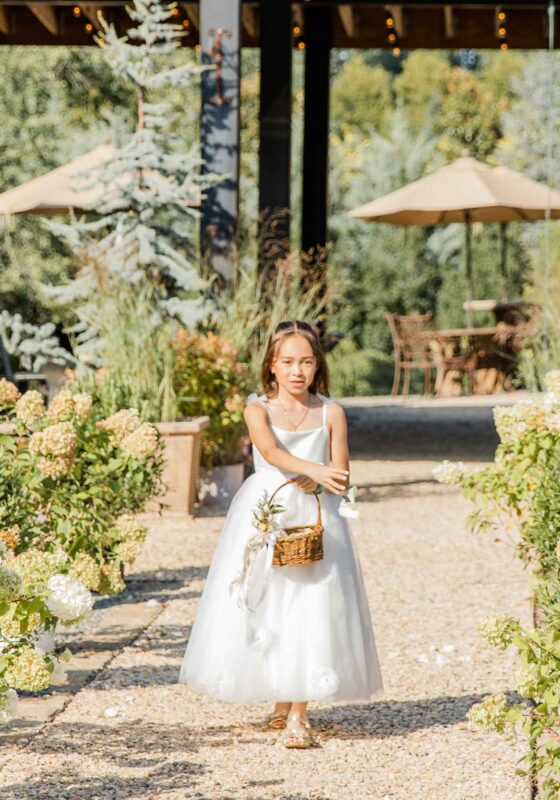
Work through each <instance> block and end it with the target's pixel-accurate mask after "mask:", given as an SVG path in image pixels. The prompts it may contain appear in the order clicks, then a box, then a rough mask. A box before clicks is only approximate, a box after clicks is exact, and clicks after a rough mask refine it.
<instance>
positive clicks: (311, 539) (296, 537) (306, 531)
mask: <svg viewBox="0 0 560 800" xmlns="http://www.w3.org/2000/svg"><path fill="white" fill-rule="evenodd" d="M289 483H293V481H286V482H285V483H283V484H281V486H279V487H278V488H277V489H276V490H275V491H274V492H273V493H272V496H271V498H270V499H271V500H272V498H273V497H274V495H275V494H277V492H279V491H280V489H282V488H283V487H284V486H287V485H288V484H289ZM315 500H316V502H317V521H316V522H314V523H312V524H311V525H294V526H292V527H290V528H284V529H283V533H281V534H280V535H279V536H278V538H277V539H276V544H275V546H274V556H273V559H272V564H273V566H275V567H298V566H304V565H305V564H313V563H315V561H321V559H322V558H323V531H324V527H323V522H322V520H321V503H320V502H319V496H318V495H317V494H316V495H315Z"/></svg>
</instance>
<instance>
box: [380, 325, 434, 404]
mask: <svg viewBox="0 0 560 800" xmlns="http://www.w3.org/2000/svg"><path fill="white" fill-rule="evenodd" d="M385 319H386V320H387V324H388V325H389V330H390V331H391V338H392V340H393V350H394V357H395V373H394V377H393V388H392V389H391V397H396V395H397V394H398V393H399V386H400V382H401V373H404V379H403V387H402V395H403V397H407V396H408V393H409V391H410V375H411V372H412V370H413V369H422V370H424V393H425V394H430V393H431V390H432V370H433V369H436V370H441V368H442V363H441V360H440V359H439V358H438V357H437V355H436V354H435V353H434V350H433V348H432V347H431V346H430V336H429V333H430V332H432V331H433V332H434V335H435V331H434V329H433V327H432V312H431V311H428V312H426V313H425V314H407V315H404V314H394V313H391V312H389V311H386V312H385Z"/></svg>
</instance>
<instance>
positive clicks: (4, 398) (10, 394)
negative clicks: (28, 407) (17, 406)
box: [0, 378, 21, 406]
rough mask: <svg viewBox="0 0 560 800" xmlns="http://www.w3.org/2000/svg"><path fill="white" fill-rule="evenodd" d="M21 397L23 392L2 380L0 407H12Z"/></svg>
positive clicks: (4, 379) (0, 382)
mask: <svg viewBox="0 0 560 800" xmlns="http://www.w3.org/2000/svg"><path fill="white" fill-rule="evenodd" d="M20 397H21V392H20V391H19V389H18V388H17V386H16V385H15V383H12V382H11V381H8V380H6V378H1V379H0V405H6V406H8V405H9V406H12V405H14V403H15V402H16V401H17V400H19V398H20Z"/></svg>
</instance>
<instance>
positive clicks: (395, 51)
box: [393, 47, 401, 56]
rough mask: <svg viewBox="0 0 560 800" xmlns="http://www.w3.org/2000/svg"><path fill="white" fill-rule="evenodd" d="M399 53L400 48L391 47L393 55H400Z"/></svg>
mask: <svg viewBox="0 0 560 800" xmlns="http://www.w3.org/2000/svg"><path fill="white" fill-rule="evenodd" d="M400 54H401V48H400V47H393V55H394V56H400Z"/></svg>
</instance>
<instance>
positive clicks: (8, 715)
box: [0, 689, 18, 724]
mask: <svg viewBox="0 0 560 800" xmlns="http://www.w3.org/2000/svg"><path fill="white" fill-rule="evenodd" d="M17 710H18V694H17V692H16V690H15V689H8V690H7V691H6V692H5V693H4V694H2V695H0V724H5V723H7V722H10V720H12V719H14V717H16V716H17Z"/></svg>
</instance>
